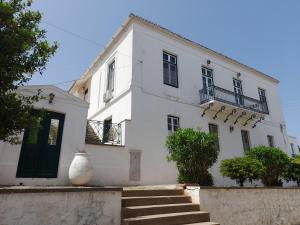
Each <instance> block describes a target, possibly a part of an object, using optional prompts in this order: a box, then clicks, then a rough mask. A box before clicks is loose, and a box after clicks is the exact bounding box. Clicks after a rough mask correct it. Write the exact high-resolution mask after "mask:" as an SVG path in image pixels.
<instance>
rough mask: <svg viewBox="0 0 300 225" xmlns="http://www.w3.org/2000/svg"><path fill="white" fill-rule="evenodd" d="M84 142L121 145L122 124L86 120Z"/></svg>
mask: <svg viewBox="0 0 300 225" xmlns="http://www.w3.org/2000/svg"><path fill="white" fill-rule="evenodd" d="M85 143H87V144H110V145H121V144H122V126H121V124H120V123H110V122H106V121H96V120H88V121H87V126H86V136H85Z"/></svg>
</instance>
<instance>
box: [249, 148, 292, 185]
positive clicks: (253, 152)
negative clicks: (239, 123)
mask: <svg viewBox="0 0 300 225" xmlns="http://www.w3.org/2000/svg"><path fill="white" fill-rule="evenodd" d="M247 156H249V157H251V158H253V159H257V160H258V161H260V162H261V163H262V165H263V166H264V171H263V173H262V175H261V180H262V183H263V184H264V185H266V186H281V185H282V180H281V178H282V177H284V175H285V174H286V172H287V169H288V165H289V162H290V160H289V157H288V155H287V154H286V153H284V152H283V151H282V150H281V149H279V148H274V147H266V146H258V147H255V148H252V149H250V150H249V151H248V152H247Z"/></svg>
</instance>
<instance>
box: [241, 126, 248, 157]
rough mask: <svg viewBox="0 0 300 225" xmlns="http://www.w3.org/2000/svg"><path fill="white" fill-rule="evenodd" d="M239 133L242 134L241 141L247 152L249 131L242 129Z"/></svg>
mask: <svg viewBox="0 0 300 225" xmlns="http://www.w3.org/2000/svg"><path fill="white" fill-rule="evenodd" d="M241 135H242V142H243V148H244V152H247V151H248V150H249V149H250V137H249V132H248V131H246V130H242V131H241Z"/></svg>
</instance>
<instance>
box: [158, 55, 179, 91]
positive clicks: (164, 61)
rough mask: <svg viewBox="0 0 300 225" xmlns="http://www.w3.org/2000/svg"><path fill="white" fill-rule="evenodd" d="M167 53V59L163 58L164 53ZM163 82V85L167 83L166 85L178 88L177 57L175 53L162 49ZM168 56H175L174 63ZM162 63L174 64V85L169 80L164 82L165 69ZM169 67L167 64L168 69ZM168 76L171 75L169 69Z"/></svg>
mask: <svg viewBox="0 0 300 225" xmlns="http://www.w3.org/2000/svg"><path fill="white" fill-rule="evenodd" d="M165 54H166V55H168V61H167V60H165V59H164V55H165ZM162 55H163V83H164V84H165V85H168V86H171V87H174V88H178V87H179V83H178V57H177V55H175V54H173V53H170V52H168V51H165V50H164V51H163V54H162ZM170 56H172V57H174V58H175V63H172V62H171V61H170V59H169V58H170ZM164 63H168V65H169V64H172V65H174V66H175V68H176V85H174V84H172V83H171V82H170V83H168V82H166V81H165V69H164ZM169 68H170V67H169V66H168V69H169ZM169 76H171V75H170V70H169Z"/></svg>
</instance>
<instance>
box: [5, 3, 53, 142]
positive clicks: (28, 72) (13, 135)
mask: <svg viewBox="0 0 300 225" xmlns="http://www.w3.org/2000/svg"><path fill="white" fill-rule="evenodd" d="M30 6H31V1H30V0H28V1H22V0H9V1H4V0H0V43H1V44H0V106H1V107H0V118H1V120H0V140H2V141H7V142H10V143H17V142H18V141H19V140H18V135H19V134H20V133H21V132H22V131H23V129H24V128H25V127H30V126H32V125H33V124H37V123H36V120H37V117H33V116H32V111H33V106H32V105H33V103H34V102H36V101H38V99H39V98H40V95H39V93H36V94H35V95H34V96H31V97H28V96H22V95H20V94H18V92H17V89H18V87H19V86H23V85H25V84H26V82H28V81H29V80H30V79H31V78H32V76H33V75H34V74H35V73H40V74H42V72H43V71H44V70H45V65H46V63H47V62H48V60H49V58H50V57H51V56H52V55H53V54H54V53H55V51H56V49H57V44H56V43H53V44H50V43H49V42H48V41H47V39H46V36H45V34H46V32H45V30H43V29H40V28H39V23H40V21H41V18H42V15H41V13H40V12H39V11H32V10H30Z"/></svg>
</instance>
